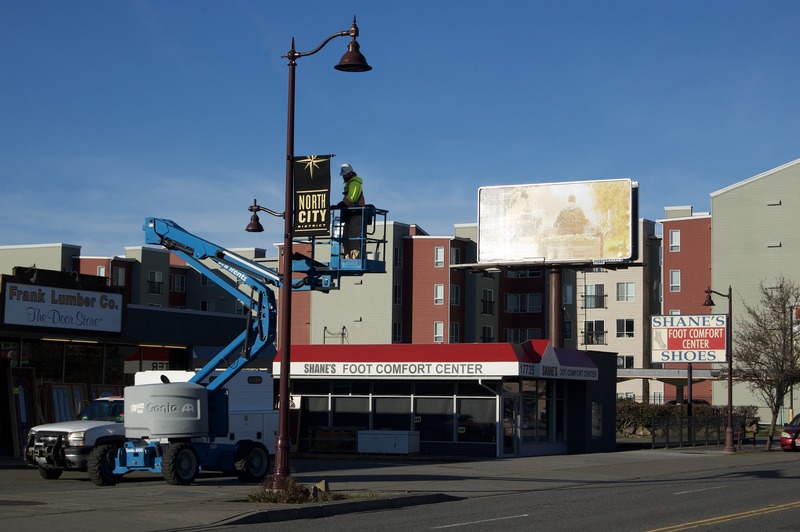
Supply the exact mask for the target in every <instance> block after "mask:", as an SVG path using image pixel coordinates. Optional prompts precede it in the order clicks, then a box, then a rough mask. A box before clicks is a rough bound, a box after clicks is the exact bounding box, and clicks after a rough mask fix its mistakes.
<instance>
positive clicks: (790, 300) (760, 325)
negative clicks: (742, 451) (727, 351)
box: [733, 276, 800, 450]
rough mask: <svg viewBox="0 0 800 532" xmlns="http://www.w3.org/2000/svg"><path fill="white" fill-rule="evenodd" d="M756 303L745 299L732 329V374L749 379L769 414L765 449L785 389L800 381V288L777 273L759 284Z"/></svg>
mask: <svg viewBox="0 0 800 532" xmlns="http://www.w3.org/2000/svg"><path fill="white" fill-rule="evenodd" d="M759 292H760V294H761V298H760V300H759V302H758V305H752V306H751V305H748V304H747V303H744V308H745V315H744V318H743V319H740V320H739V323H738V324H737V326H736V328H735V331H734V338H735V340H734V347H733V351H734V357H733V362H734V365H735V368H734V375H735V376H736V375H737V374H738V375H740V376H741V378H743V379H745V380H747V381H748V384H749V386H750V390H751V391H752V392H753V393H754V394H755V395H756V396H757V397H760V398H761V399H762V400H763V401H764V403H765V404H766V405H767V406H768V407H769V409H770V412H771V414H772V416H771V420H770V424H769V432H768V433H767V450H770V449H771V448H772V441H773V439H774V437H775V425H776V423H777V420H778V413H779V412H780V409H781V406H782V405H783V400H784V398H785V397H786V393H787V392H788V391H789V390H790V389H791V387H792V386H794V385H795V384H796V383H798V382H800V361H799V358H800V349H797V346H796V344H797V340H798V339H797V338H796V335H795V334H794V317H795V313H794V308H795V305H796V304H797V303H798V302H800V288H798V286H797V285H796V284H794V283H793V282H792V281H791V280H789V279H786V278H784V277H783V276H781V277H778V278H777V279H775V280H774V281H772V282H769V283H767V282H765V281H762V282H761V283H760V284H759Z"/></svg>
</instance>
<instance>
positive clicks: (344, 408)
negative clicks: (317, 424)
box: [332, 397, 369, 430]
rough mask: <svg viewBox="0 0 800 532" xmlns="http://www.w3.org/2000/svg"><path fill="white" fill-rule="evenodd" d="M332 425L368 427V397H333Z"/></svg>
mask: <svg viewBox="0 0 800 532" xmlns="http://www.w3.org/2000/svg"><path fill="white" fill-rule="evenodd" d="M332 419H333V426H334V427H358V428H360V429H364V430H366V429H368V428H369V397H334V398H333V416H332Z"/></svg>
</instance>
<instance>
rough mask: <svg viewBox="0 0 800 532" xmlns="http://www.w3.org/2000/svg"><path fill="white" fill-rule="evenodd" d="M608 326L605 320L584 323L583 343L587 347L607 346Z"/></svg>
mask: <svg viewBox="0 0 800 532" xmlns="http://www.w3.org/2000/svg"><path fill="white" fill-rule="evenodd" d="M605 328H606V324H605V321H603V320H588V321H585V322H584V323H583V334H584V340H583V343H584V344H586V345H605V343H606V331H605Z"/></svg>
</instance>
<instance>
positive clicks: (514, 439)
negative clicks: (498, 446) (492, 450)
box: [503, 395, 520, 456]
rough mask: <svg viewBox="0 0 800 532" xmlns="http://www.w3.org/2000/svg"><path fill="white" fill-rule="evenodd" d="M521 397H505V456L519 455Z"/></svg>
mask: <svg viewBox="0 0 800 532" xmlns="http://www.w3.org/2000/svg"><path fill="white" fill-rule="evenodd" d="M519 415H520V412H519V397H518V396H508V395H506V396H503V456H513V455H517V454H518V453H519V438H520V433H519Z"/></svg>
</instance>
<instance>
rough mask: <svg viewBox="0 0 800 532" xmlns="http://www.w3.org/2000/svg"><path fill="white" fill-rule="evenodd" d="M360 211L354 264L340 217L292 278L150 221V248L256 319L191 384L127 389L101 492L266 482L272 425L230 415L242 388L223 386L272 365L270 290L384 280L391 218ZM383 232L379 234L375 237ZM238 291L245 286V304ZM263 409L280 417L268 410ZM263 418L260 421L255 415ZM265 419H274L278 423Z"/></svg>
mask: <svg viewBox="0 0 800 532" xmlns="http://www.w3.org/2000/svg"><path fill="white" fill-rule="evenodd" d="M364 209H365V215H364V216H363V217H362V218H363V225H362V231H361V235H362V237H361V239H360V241H359V242H358V244H359V247H360V254H359V257H358V258H344V257H342V256H341V255H340V250H341V247H342V244H343V241H344V237H343V236H342V235H343V231H342V230H341V229H342V223H341V218H340V216H339V215H338V213H337V212H333V211H332V212H331V217H332V225H333V228H334V229H333V231H332V235H331V236H330V237H328V238H312V239H310V240H305V241H298V243H304V244H308V246H304V248H308V249H310V251H311V256H305V255H301V254H294V255H293V260H292V270H293V271H292V272H289V277H288V278H287V277H286V276H285V275H282V274H281V273H279V272H276V271H275V270H272V269H270V268H267V267H265V266H264V265H262V264H259V263H257V262H255V261H252V260H250V259H247V258H245V257H242V256H240V255H237V254H236V253H233V252H231V251H229V250H227V249H225V248H223V247H221V246H218V245H216V244H213V243H211V242H209V241H207V240H204V239H202V238H200V237H198V236H195V235H193V234H191V233H189V232H188V231H186V230H185V229H183V228H182V227H181V226H179V225H178V224H176V223H175V222H173V221H171V220H166V219H163V218H155V217H149V218H146V219H145V224H144V227H143V229H144V232H145V242H146V243H147V244H158V245H161V246H164V247H165V248H166V249H168V250H170V251H171V252H172V253H175V255H177V256H178V257H180V258H181V259H182V260H184V261H185V262H186V263H187V264H189V265H190V266H191V267H192V268H194V269H195V270H197V271H198V272H200V273H202V274H203V275H205V276H206V277H207V278H208V279H210V280H212V281H214V282H215V283H217V284H218V285H219V286H220V287H221V288H223V289H224V290H226V291H227V292H228V293H230V294H231V295H233V296H234V297H235V298H237V299H238V300H239V301H241V302H242V303H243V304H244V305H245V306H246V307H247V308H249V309H250V312H248V313H247V324H246V326H245V330H244V331H243V332H242V333H241V334H240V335H239V336H237V337H236V338H235V339H234V340H233V341H231V343H230V344H228V346H226V347H225V348H223V349H222V350H221V351H220V353H219V354H218V355H217V356H216V357H214V358H213V359H212V360H210V361H209V362H208V363H207V364H206V365H205V366H203V368H201V369H200V370H199V371H197V372H196V373H195V374H194V375H193V376H191V377H190V378H189V380H188V381H187V382H174V383H173V382H169V381H168V379H167V378H166V377H162V379H161V380H162V382H161V383H158V384H140V385H135V386H128V387H126V388H125V393H124V401H125V413H124V416H125V437H126V441H125V443H124V445H123V446H122V447H115V446H107V447H108V449H107V450H106V451H105V452H104V453H94V454H93V456H92V458H91V459H90V461H93V463H90V466H89V472H90V477H91V479H92V481H93V482H94V483H95V484H97V485H102V486H106V485H113V484H116V483H117V482H118V481H119V479H120V478H121V477H122V476H123V475H125V474H126V473H130V472H132V471H149V472H152V473H160V474H162V475H163V476H164V478H165V480H166V481H167V482H168V483H170V484H179V485H185V484H190V483H191V482H193V481H194V478H195V476H196V474H197V472H198V471H199V470H212V471H223V472H234V473H236V475H237V476H238V477H239V479H240V480H243V481H251V482H256V481H261V480H263V478H264V477H265V476H266V474H267V470H268V468H269V450H268V447H269V448H270V449H272V450H273V452H274V444H275V442H274V435H275V430H274V429H277V426H274V427H272V426H267V425H268V424H269V422H267V421H264V422H262V423H261V424H260V425H258V426H253V425H254V424H253V423H252V419H251V418H253V417H258V416H247V415H244V416H241V415H237V416H235V415H233V412H230V411H229V408H228V402H229V400H230V401H233V400H234V399H236V400H237V402H241V398H234V397H233V395H231V396H230V397H229V394H234V393H236V391H235V390H237V389H242V388H243V387H241V386H236V387H231V390H230V391H229V390H228V389H226V388H225V385H226V384H228V383H229V382H230V381H231V379H233V378H234V376H236V375H237V374H238V373H239V372H240V371H241V370H242V369H244V368H245V367H246V366H247V365H248V364H249V363H251V362H252V361H253V360H254V359H255V358H257V357H259V356H261V357H269V358H272V357H274V356H275V354H276V349H275V345H274V344H275V335H276V325H277V305H276V299H275V294H274V289H276V288H280V287H281V286H282V285H283V283H284V282H291V283H292V285H291V286H292V289H293V290H321V291H329V290H332V289H337V288H338V284H339V280H340V278H341V277H342V276H351V275H363V274H365V273H383V272H385V271H386V263H385V262H384V261H383V260H381V259H383V258H385V246H386V238H385V236H386V214H387V211H385V210H380V209H375V208H374V207H371V206H368V207H365V208H364ZM379 217H382V223H380V221H379V220H378V218H379ZM381 230H382V231H383V232H382V234H378V232H379V231H381ZM318 247H323V248H327V249H328V251H327V254H326V255H327V256H325V257H322V256H321V255H322V253H323V252H320V253H318V252H317V251H316V250H317V248H318ZM320 258H327V259H328V261H327V262H323V261H322V260H318V259H320ZM210 263H214V264H216V265H218V266H220V267H221V268H222V269H223V270H224V271H225V272H227V273H228V274H229V275H230V276H232V278H233V279H235V282H233V281H231V280H230V279H227V278H225V277H223V276H220V275H218V274H217V273H216V271H215V269H213V268H212V266H211V264H210ZM297 273H301V274H303V276H302V277H301V278H294V279H293V278H292V274H297ZM238 285H246V286H247V287H249V289H250V293H249V295H248V294H247V293H246V292H245V291H243V290H242V289H240V287H239V286H238ZM273 287H274V288H273ZM256 373H258V374H259V375H256ZM262 373H263V372H253V375H254V377H255V381H254V382H260V381H259V380H258V379H262V378H263V377H262V376H261V374H262ZM268 377H269V378H270V380H271V376H268ZM249 379H250V377H248V380H249ZM262 402H263V401H262ZM263 408H266V410H269V411H272V412H274V410H273V408H272V405H271V404H269V405H267V406H266V407H262V409H263ZM259 413H264V412H254V414H259ZM264 419H265V420H266V419H267V416H264ZM269 419H272V420H274V419H275V416H272V417H269ZM275 425H277V424H276V423H275Z"/></svg>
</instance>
